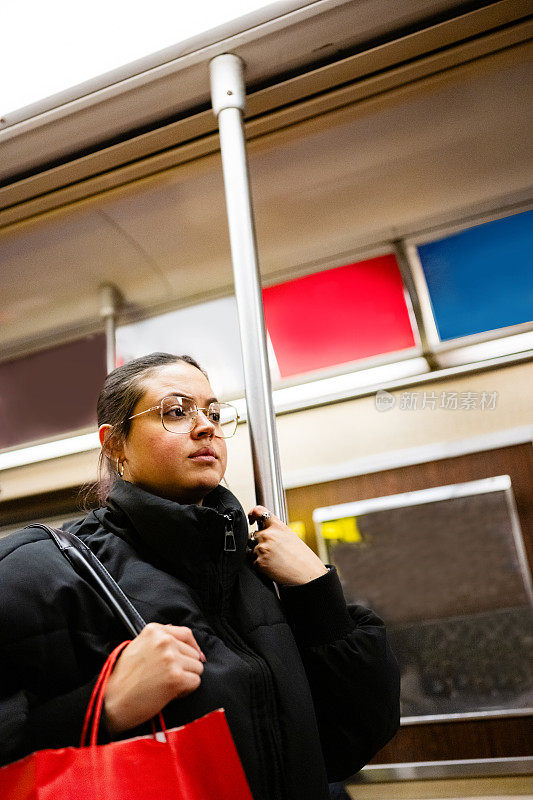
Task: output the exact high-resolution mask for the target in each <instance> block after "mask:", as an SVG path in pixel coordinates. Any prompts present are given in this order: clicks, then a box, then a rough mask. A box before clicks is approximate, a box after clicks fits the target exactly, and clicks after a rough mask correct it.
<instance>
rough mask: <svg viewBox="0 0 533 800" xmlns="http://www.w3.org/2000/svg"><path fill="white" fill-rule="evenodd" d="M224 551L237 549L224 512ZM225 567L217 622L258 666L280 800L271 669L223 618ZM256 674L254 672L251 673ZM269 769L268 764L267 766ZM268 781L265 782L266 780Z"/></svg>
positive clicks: (278, 799) (277, 799)
mask: <svg viewBox="0 0 533 800" xmlns="http://www.w3.org/2000/svg"><path fill="white" fill-rule="evenodd" d="M223 516H224V551H225V552H230V553H231V552H235V551H236V550H237V546H236V541H235V533H234V531H233V524H234V518H233V515H232V514H231V513H228V514H224V515H223ZM226 568H227V557H224V558H223V559H222V580H221V594H220V601H219V613H220V616H219V622H220V625H221V626H222V628H223V629H224V631H225V632H226V637H227V638H226V645H227V646H230V647H231V649H232V650H233V651H234V652H236V653H239V654H240V655H241V656H242V657H243V658H244V660H245V661H247V662H248V663H250V664H251V665H252V666H254V665H255V666H256V667H258V668H259V675H260V677H259V679H258V677H257V670H254V672H253V673H252V675H253V676H254V677H255V681H256V682H257V681H258V680H259V683H260V688H261V691H262V693H263V697H264V698H265V700H266V703H265V707H266V709H267V713H268V714H269V715H270V719H271V720H272V722H269V724H268V729H269V739H270V742H269V743H270V749H271V752H272V755H273V760H274V764H272V767H273V771H274V774H275V776H276V781H275V783H276V786H275V787H269V789H271V788H274V791H275V795H274V796H270V795H269V800H283V798H284V792H283V789H282V777H283V770H282V759H281V753H280V750H279V745H278V742H279V740H280V732H279V728H278V726H277V724H276V719H277V716H276V714H277V711H276V708H275V703H274V702H273V700H272V698H273V697H274V685H273V681H272V676H271V675H270V671H269V668H268V665H267V664H266V663H265V661H264V659H262V658H261V657H260V656H258V655H257V654H256V653H254V651H253V650H251V649H250V648H248V647H247V646H246V643H245V642H243V641H242V640H241V638H240V636H239V635H238V633H237V632H236V631H234V630H233V628H232V627H231V626H230V625H229V623H228V622H226V621H225V620H224V619H223V614H224V608H223V604H224V588H225V583H226ZM254 673H255V674H254ZM267 769H268V767H267ZM267 782H268V781H267Z"/></svg>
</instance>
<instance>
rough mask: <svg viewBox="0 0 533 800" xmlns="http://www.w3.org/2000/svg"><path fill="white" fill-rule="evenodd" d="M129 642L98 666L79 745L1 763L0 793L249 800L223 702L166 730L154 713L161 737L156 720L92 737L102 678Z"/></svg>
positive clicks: (111, 799)
mask: <svg viewBox="0 0 533 800" xmlns="http://www.w3.org/2000/svg"><path fill="white" fill-rule="evenodd" d="M127 644H129V642H123V643H122V644H121V645H119V646H118V647H117V648H115V650H114V651H113V652H112V653H111V655H110V656H109V658H108V659H107V661H106V663H105V664H104V666H103V668H102V671H101V673H100V676H99V678H98V681H97V683H96V686H95V688H94V691H93V695H92V697H91V701H90V703H89V706H88V709H87V716H86V718H85V725H84V728H83V732H82V738H81V746H80V748H76V747H65V748H62V749H60V750H39V751H38V752H36V753H32V754H31V755H29V756H26V758H23V759H21V760H20V761H17V762H15V763H14V764H10V765H8V766H7V767H3V768H1V769H0V797H1V798H2V800H152V798H153V800H167V798H168V800H170V799H171V798H172V800H253V799H252V795H251V793H250V789H249V788H248V783H247V781H246V777H245V775H244V771H243V769H242V765H241V762H240V760H239V756H238V754H237V751H236V749H235V745H234V743H233V739H232V737H231V733H230V730H229V728H228V724H227V722H226V717H225V715H224V711H223V709H218V710H217V711H213V712H211V713H210V714H206V716H204V717H201V718H200V719H197V720H195V721H194V722H191V723H189V724H188V725H183V726H182V727H180V728H173V729H171V730H166V728H165V724H164V721H163V718H162V717H161V715H159V719H160V724H161V726H162V734H159V735H158V737H156V733H155V727H154V726H153V730H154V733H153V736H140V737H137V738H135V739H126V740H124V741H120V742H111V743H110V744H104V745H97V744H96V737H97V731H98V723H99V720H100V715H101V712H102V705H103V700H104V694H105V689H106V686H107V681H108V679H109V675H110V674H111V670H112V669H113V666H114V663H115V661H116V659H117V658H118V656H119V654H120V652H121V651H122V649H123V648H124V647H125V646H126V645H127ZM93 709H94V718H93V723H92V730H91V739H90V744H89V746H88V747H85V746H84V744H85V741H86V735H87V730H88V726H89V720H90V718H91V716H92V712H93ZM162 735H163V736H164V739H165V740H164V741H162V740H161V736H162Z"/></svg>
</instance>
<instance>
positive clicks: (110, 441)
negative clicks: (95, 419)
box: [98, 423, 124, 461]
mask: <svg viewBox="0 0 533 800" xmlns="http://www.w3.org/2000/svg"><path fill="white" fill-rule="evenodd" d="M98 438H99V439H100V444H101V446H102V452H103V453H104V455H106V456H107V457H108V458H109V459H110V460H111V461H116V460H117V458H118V459H120V460H122V459H123V458H124V449H123V447H122V445H121V443H120V442H119V441H118V440H117V437H116V436H115V435H114V434H113V426H112V425H109V424H108V423H105V424H104V425H100V427H99V428H98Z"/></svg>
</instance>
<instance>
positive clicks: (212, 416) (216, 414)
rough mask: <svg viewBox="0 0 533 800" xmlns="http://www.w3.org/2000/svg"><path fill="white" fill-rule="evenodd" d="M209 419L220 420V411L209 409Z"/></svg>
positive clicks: (212, 420)
mask: <svg viewBox="0 0 533 800" xmlns="http://www.w3.org/2000/svg"><path fill="white" fill-rule="evenodd" d="M209 419H210V420H211V422H220V411H211V413H210V414H209Z"/></svg>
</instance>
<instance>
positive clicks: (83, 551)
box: [28, 522, 146, 636]
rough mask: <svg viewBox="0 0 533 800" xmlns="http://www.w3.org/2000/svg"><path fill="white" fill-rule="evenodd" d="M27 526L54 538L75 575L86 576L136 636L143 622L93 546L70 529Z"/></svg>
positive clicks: (38, 524)
mask: <svg viewBox="0 0 533 800" xmlns="http://www.w3.org/2000/svg"><path fill="white" fill-rule="evenodd" d="M28 528H42V529H43V530H44V531H46V533H47V534H48V535H49V536H50V537H51V538H52V539H53V541H54V542H55V543H56V545H57V546H58V548H59V549H60V550H61V552H62V553H63V555H64V556H65V558H66V559H67V561H69V562H70V563H71V564H72V566H73V567H74V569H75V570H76V572H77V573H78V575H81V577H82V578H85V579H86V580H87V581H88V582H89V583H90V584H91V586H92V587H93V589H95V590H96V591H97V592H98V594H99V595H100V597H101V598H102V600H104V601H105V602H106V603H107V605H108V606H109V608H110V609H111V610H112V611H113V612H114V614H115V616H116V617H117V618H118V619H119V620H120V621H121V622H122V623H123V624H124V625H125V626H126V627H127V629H128V631H129V632H130V633H131V634H133V636H137V635H138V634H139V633H140V632H141V631H142V629H143V628H144V627H145V626H146V622H145V621H144V620H143V618H142V617H141V615H140V614H139V612H138V611H137V609H136V608H134V606H133V605H132V604H131V603H130V601H129V600H128V598H127V597H126V595H125V594H124V592H123V591H122V589H121V588H120V586H119V585H118V583H117V582H116V581H115V579H114V578H113V577H112V576H111V575H110V574H109V572H108V571H107V570H106V568H105V567H104V565H103V564H102V562H101V561H99V560H98V559H97V558H96V556H95V555H94V553H93V552H92V550H90V549H89V548H88V547H87V545H86V544H84V543H83V542H82V540H81V539H79V538H78V537H77V536H75V535H74V534H73V533H69V531H62V530H59V529H58V528H51V527H50V526H49V525H43V524H42V523H40V522H34V523H33V524H32V525H28Z"/></svg>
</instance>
